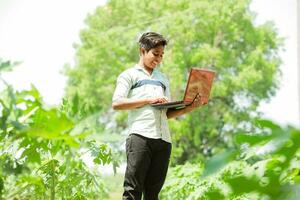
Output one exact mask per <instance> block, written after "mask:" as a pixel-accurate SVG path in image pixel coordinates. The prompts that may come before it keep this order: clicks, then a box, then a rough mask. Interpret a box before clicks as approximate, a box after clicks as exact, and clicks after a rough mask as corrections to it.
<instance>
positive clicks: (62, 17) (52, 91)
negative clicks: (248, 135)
mask: <svg viewBox="0 0 300 200" xmlns="http://www.w3.org/2000/svg"><path fill="white" fill-rule="evenodd" d="M103 3H104V1H103V0H76V1H72V0H51V1H50V0H1V1H0V58H4V59H7V60H13V61H22V64H21V65H19V66H18V67H16V68H15V69H14V71H13V72H10V73H7V74H5V75H4V77H5V79H6V80H7V81H8V82H9V83H11V84H13V86H14V87H15V88H16V89H26V88H29V86H30V83H33V84H34V85H35V86H36V87H37V88H38V89H39V91H40V92H41V94H42V96H43V98H44V100H45V102H46V103H48V104H59V103H60V100H61V97H62V96H63V93H64V87H65V82H66V78H65V77H64V76H63V75H61V73H60V71H61V70H62V67H63V65H64V64H65V63H72V62H73V60H74V54H75V52H74V49H73V46H72V45H73V44H74V43H76V42H78V41H79V34H78V32H79V30H80V29H81V28H83V27H84V19H85V17H86V15H87V14H88V13H92V12H93V11H94V9H95V8H96V6H98V5H102V4H103ZM251 9H252V10H254V11H255V12H257V13H258V15H257V20H256V23H258V24H260V23H263V22H265V21H267V20H272V21H274V22H275V24H276V26H277V27H278V30H279V34H280V36H283V37H285V38H286V42H285V51H283V52H281V53H280V55H281V57H282V59H283V64H282V66H281V69H282V71H283V77H282V80H281V86H280V90H279V91H278V92H277V95H276V96H275V97H274V98H273V99H272V100H271V102H265V103H262V104H261V107H260V110H261V111H262V112H264V115H265V117H266V118H270V119H272V120H274V121H276V122H278V123H281V124H293V125H299V118H298V110H299V109H298V101H299V100H298V95H297V21H296V20H297V15H296V0H254V1H253V3H252V5H251Z"/></svg>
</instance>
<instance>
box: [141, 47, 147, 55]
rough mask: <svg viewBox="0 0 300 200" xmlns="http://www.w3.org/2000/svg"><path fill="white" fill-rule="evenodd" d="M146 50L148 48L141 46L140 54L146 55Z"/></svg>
mask: <svg viewBox="0 0 300 200" xmlns="http://www.w3.org/2000/svg"><path fill="white" fill-rule="evenodd" d="M145 52H146V50H145V49H144V48H143V47H141V48H140V55H144V54H145Z"/></svg>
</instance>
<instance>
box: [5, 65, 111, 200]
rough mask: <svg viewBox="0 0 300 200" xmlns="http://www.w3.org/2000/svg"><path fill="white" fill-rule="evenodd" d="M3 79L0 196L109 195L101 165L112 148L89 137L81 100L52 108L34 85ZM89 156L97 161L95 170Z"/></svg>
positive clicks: (64, 196) (109, 159) (55, 196)
mask: <svg viewBox="0 0 300 200" xmlns="http://www.w3.org/2000/svg"><path fill="white" fill-rule="evenodd" d="M6 64H7V63H6ZM7 65H9V63H8V64H7ZM8 68H9V67H7V66H6V67H5V69H8ZM3 69H4V68H3ZM1 70H2V68H1ZM3 82H4V83H5V85H6V86H7V87H6V89H4V90H3V91H1V93H0V112H1V114H0V127H1V129H0V199H2V198H3V199H103V198H105V197H107V190H106V187H105V185H104V184H103V182H102V180H101V177H100V176H99V172H98V171H97V167H98V166H99V165H105V164H109V163H111V162H112V160H113V159H112V152H111V150H110V148H109V147H108V146H107V145H106V144H103V143H100V142H98V141H95V140H94V139H91V138H88V137H87V136H88V135H89V133H90V130H89V128H88V127H87V126H86V125H85V124H84V123H80V120H82V117H81V113H80V112H79V111H78V110H76V109H75V108H74V106H73V105H75V103H74V102H72V104H71V103H70V102H67V101H64V103H63V105H62V106H61V107H60V108H55V107H52V108H48V107H46V106H45V105H44V103H43V101H42V97H41V96H40V93H39V92H38V90H37V89H36V88H35V87H34V86H32V88H31V89H30V90H26V91H18V92H17V91H14V89H13V88H12V87H11V86H10V85H8V84H7V83H6V82H5V81H4V80H3ZM71 106H73V108H74V109H73V110H72V111H70V110H69V109H68V108H70V107H71ZM84 159H89V160H90V159H91V160H93V165H94V168H92V167H90V166H88V165H87V163H86V162H84V161H83V160H84Z"/></svg>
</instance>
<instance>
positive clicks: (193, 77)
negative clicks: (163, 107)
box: [183, 68, 215, 102]
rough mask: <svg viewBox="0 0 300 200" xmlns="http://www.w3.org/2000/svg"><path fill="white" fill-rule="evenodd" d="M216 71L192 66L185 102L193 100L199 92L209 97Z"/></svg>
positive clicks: (202, 95)
mask: <svg viewBox="0 0 300 200" xmlns="http://www.w3.org/2000/svg"><path fill="white" fill-rule="evenodd" d="M214 77H215V72H214V71H211V70H208V69H201V68H192V69H191V71H190V74H189V79H188V82H187V86H186V89H185V94H184V99H183V101H184V102H192V101H193V99H194V98H195V96H196V95H197V94H199V95H200V96H201V97H204V98H207V99H208V98H209V94H210V90H211V86H212V83H213V80H214Z"/></svg>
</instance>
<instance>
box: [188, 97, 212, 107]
mask: <svg viewBox="0 0 300 200" xmlns="http://www.w3.org/2000/svg"><path fill="white" fill-rule="evenodd" d="M207 103H208V98H207V97H201V96H199V95H198V96H197V97H196V99H195V100H194V102H193V103H192V104H191V108H192V109H195V108H198V107H200V106H204V105H206V104H207Z"/></svg>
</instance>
